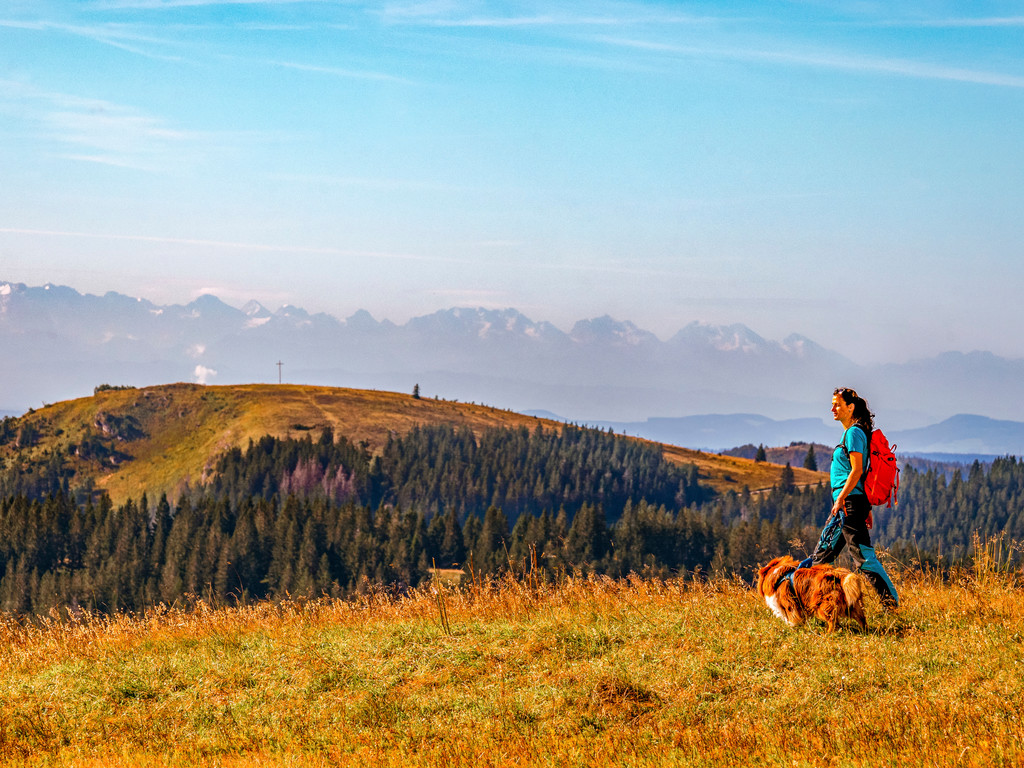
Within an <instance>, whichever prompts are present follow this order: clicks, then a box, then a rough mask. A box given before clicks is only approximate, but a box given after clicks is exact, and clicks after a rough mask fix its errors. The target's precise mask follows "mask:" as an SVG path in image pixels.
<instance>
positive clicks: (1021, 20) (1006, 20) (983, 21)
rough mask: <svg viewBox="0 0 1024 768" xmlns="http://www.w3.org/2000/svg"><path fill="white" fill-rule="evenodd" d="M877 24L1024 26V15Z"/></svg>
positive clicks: (981, 26) (902, 25)
mask: <svg viewBox="0 0 1024 768" xmlns="http://www.w3.org/2000/svg"><path fill="white" fill-rule="evenodd" d="M879 26H888V27H940V28H941V27H951V28H997V27H1024V16H990V17H982V18H974V19H972V18H945V19H917V20H909V21H908V20H905V19H904V20H900V21H885V22H882V23H881V24H880V25H879Z"/></svg>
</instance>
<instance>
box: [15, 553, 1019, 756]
mask: <svg viewBox="0 0 1024 768" xmlns="http://www.w3.org/2000/svg"><path fill="white" fill-rule="evenodd" d="M894 578H895V579H896V581H897V586H898V587H899V589H900V591H901V594H902V598H903V606H902V608H901V609H900V611H899V612H898V613H896V614H886V613H883V612H882V611H881V609H880V606H879V605H878V603H877V601H876V600H875V599H874V597H873V596H871V597H870V598H869V603H868V612H869V629H868V631H867V632H863V633H862V632H859V631H857V630H855V629H854V628H853V627H844V628H843V629H841V630H840V631H838V632H836V633H835V634H832V635H829V634H827V633H826V632H825V631H824V628H823V626H822V625H817V624H810V625H808V626H805V627H803V628H801V629H797V630H792V629H789V628H787V627H786V626H784V625H783V624H782V623H781V622H779V621H778V620H777V619H775V618H774V617H773V616H772V615H771V614H770V613H769V611H768V610H767V609H766V608H765V606H764V605H763V604H762V603H761V602H759V600H758V599H757V598H756V596H755V594H754V593H753V591H752V590H751V589H750V588H749V587H748V586H746V585H744V584H742V583H739V582H737V581H715V580H712V581H711V582H708V583H704V584H694V583H682V582H676V581H668V582H662V581H646V580H641V579H633V580H623V581H611V580H603V579H567V580H565V581H563V582H562V583H560V584H558V585H545V584H531V583H530V582H529V581H528V580H525V581H524V580H519V581H513V580H511V579H509V580H505V581H502V582H498V583H490V584H479V583H478V584H470V585H467V586H465V587H462V588H453V587H452V586H447V587H443V589H442V592H441V593H440V594H439V593H438V592H436V591H434V590H432V589H424V590H422V591H419V592H415V593H413V594H411V595H406V596H404V597H393V596H389V595H387V594H384V593H379V594H371V595H366V596H363V597H361V598H359V599H356V600H350V601H335V600H316V601H308V602H294V603H285V604H276V605H275V604H269V603H267V604H259V605H252V606H244V607H234V608H212V607H209V606H206V605H205V604H203V603H202V602H199V603H197V604H196V605H194V606H192V607H190V608H189V609H188V610H179V609H176V608H171V609H168V608H161V609H160V610H155V611H152V612H150V613H148V614H146V615H139V616H124V615H122V616H114V617H98V616H97V617H79V618H77V619H75V620H68V619H63V620H57V619H53V620H49V621H43V622H33V623H29V622H25V621H21V622H19V621H16V620H14V619H10V618H8V619H6V620H3V621H0V761H2V762H4V764H13V765H33V766H36V765H38V766H48V765H61V766H101V765H102V766H108V765H118V766H121V765H123V766H192V765H205V766H259V765H285V766H289V765H291V766H328V765H347V764H361V765H365V766H378V765H379V766H426V765H431V766H433V765H437V766H441V765H443V766H505V765H509V766H511V765H530V766H532V765H540V766H582V765H621V766H664V765H686V766H733V765H788V766H822V765H837V766H858V765H864V766H880V765H881V766H888V765H915V766H916V765H921V766H926V765H927V766H934V765H950V766H952V765H976V766H992V765H996V766H999V765H1021V764H1024V746H1022V744H1024V721H1022V718H1024V587H1022V585H1021V583H1020V581H1019V579H1017V578H1016V577H1014V576H1013V575H1007V574H1006V573H999V572H996V571H995V569H988V568H987V567H986V566H985V564H984V561H982V564H981V565H980V566H977V567H976V570H974V571H971V572H967V571H965V572H962V573H960V574H954V576H953V578H952V579H951V580H947V581H942V580H940V579H938V578H937V577H935V576H934V575H928V574H922V573H920V572H919V571H914V570H904V571H902V572H901V571H898V570H897V571H896V575H895V577H894Z"/></svg>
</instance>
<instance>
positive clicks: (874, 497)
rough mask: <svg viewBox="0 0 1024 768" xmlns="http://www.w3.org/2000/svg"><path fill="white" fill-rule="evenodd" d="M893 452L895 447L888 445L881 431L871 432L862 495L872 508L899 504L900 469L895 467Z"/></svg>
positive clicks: (874, 430)
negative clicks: (866, 498) (863, 494)
mask: <svg viewBox="0 0 1024 768" xmlns="http://www.w3.org/2000/svg"><path fill="white" fill-rule="evenodd" d="M858 426H859V425H858ZM895 450H896V446H895V445H893V446H890V445H889V441H888V440H887V439H886V437H885V435H884V434H882V430H880V429H873V430H871V433H870V440H869V444H868V457H867V465H868V466H867V470H866V474H865V475H864V493H865V495H866V496H867V497H868V501H869V502H871V505H872V506H878V505H880V504H885V505H886V506H888V507H894V506H896V505H897V504H899V498H898V493H899V490H900V468H899V467H898V466H897V465H896V454H895V453H894V451H895Z"/></svg>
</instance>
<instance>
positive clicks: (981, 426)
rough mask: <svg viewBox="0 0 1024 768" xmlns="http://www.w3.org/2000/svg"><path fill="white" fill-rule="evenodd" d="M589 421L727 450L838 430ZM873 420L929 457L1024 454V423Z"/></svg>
mask: <svg viewBox="0 0 1024 768" xmlns="http://www.w3.org/2000/svg"><path fill="white" fill-rule="evenodd" d="M538 415H539V414H538ZM554 418H557V417H554ZM593 426H598V427H604V428H610V429H614V430H615V431H616V432H623V433H626V434H629V435H635V436H637V437H643V438H646V439H648V440H656V441H658V442H662V443H669V444H671V445H681V446H685V447H687V448H693V449H696V450H710V451H729V450H730V449H733V448H736V447H739V446H743V445H748V444H753V445H755V446H756V445H764V446H765V447H779V446H788V445H789V444H790V443H793V442H799V443H817V444H819V445H825V446H833V445H835V444H837V443H838V442H839V439H840V436H841V435H842V431H841V427H840V426H839V425H837V424H835V423H834V422H825V421H823V420H821V419H813V418H808V419H784V420H778V421H777V420H775V419H769V418H767V417H765V416H760V415H757V414H746V413H740V414H730V415H707V416H684V417H680V418H675V419H670V418H652V419H647V420H646V421H643V422H596V423H595V424H593ZM877 426H878V427H879V428H880V429H882V430H883V431H884V432H885V434H886V437H888V439H889V441H890V443H894V444H895V445H896V449H897V452H898V453H903V454H915V455H921V456H929V457H931V456H936V455H941V454H945V455H947V456H948V460H950V461H954V460H973V459H974V458H976V457H978V458H992V457H995V456H1006V455H1013V456H1024V423H1021V422H1017V421H1001V420H997V419H990V418H988V417H986V416H977V415H970V414H958V415H956V416H952V417H950V418H948V419H946V420H945V421H942V422H940V423H938V424H933V425H931V426H928V427H922V428H919V429H904V430H900V429H889V428H888V427H887V426H886V425H885V424H882V423H879V424H878V425H877ZM736 455H745V454H736ZM829 459H830V454H829V455H825V456H824V457H823V458H822V457H820V456H819V462H820V464H819V465H820V466H823V467H825V466H827V465H828V461H829Z"/></svg>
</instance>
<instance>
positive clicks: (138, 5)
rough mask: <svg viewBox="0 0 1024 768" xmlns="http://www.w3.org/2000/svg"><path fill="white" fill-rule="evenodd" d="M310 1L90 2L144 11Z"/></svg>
mask: <svg viewBox="0 0 1024 768" xmlns="http://www.w3.org/2000/svg"><path fill="white" fill-rule="evenodd" d="M313 1H314V2H315V0H313ZM310 2H311V0H97V1H96V2H93V3H92V8H94V9H95V10H98V11H115V10H139V11H144V10H161V9H167V8H197V7H204V6H217V5H297V4H309V3H310Z"/></svg>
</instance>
